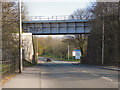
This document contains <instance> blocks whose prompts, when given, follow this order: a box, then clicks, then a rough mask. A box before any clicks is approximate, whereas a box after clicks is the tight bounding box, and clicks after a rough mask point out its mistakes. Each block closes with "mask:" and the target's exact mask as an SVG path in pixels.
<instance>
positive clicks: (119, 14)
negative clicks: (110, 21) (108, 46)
mask: <svg viewBox="0 0 120 90" xmlns="http://www.w3.org/2000/svg"><path fill="white" fill-rule="evenodd" d="M119 34H120V0H119V2H118V33H117V36H118V43H117V45H118V52H117V53H118V54H117V55H118V58H117V59H118V64H119V61H120V46H119V45H120V36H119Z"/></svg>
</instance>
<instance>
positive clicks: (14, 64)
mask: <svg viewBox="0 0 120 90" xmlns="http://www.w3.org/2000/svg"><path fill="white" fill-rule="evenodd" d="M18 68H19V62H18V61H17V60H2V70H1V71H2V78H3V79H4V78H5V77H7V76H9V75H11V74H14V73H17V72H18Z"/></svg>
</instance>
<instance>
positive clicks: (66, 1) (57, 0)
mask: <svg viewBox="0 0 120 90" xmlns="http://www.w3.org/2000/svg"><path fill="white" fill-rule="evenodd" d="M24 1H25V0H24ZM29 1H30V2H25V5H26V6H27V9H28V10H27V11H28V15H29V16H59V15H60V16H61V15H71V14H72V13H73V12H74V10H76V9H78V8H81V9H83V8H87V7H88V6H89V5H90V3H91V1H93V0H84V2H83V0H44V2H43V0H29ZM52 36H55V37H56V36H58V35H52ZM60 36H63V35H60Z"/></svg>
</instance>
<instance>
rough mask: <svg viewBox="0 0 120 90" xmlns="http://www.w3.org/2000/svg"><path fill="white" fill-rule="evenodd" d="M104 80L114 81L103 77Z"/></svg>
mask: <svg viewBox="0 0 120 90" xmlns="http://www.w3.org/2000/svg"><path fill="white" fill-rule="evenodd" d="M102 78H103V79H106V80H109V81H113V80H112V79H109V78H107V77H102Z"/></svg>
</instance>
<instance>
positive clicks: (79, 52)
mask: <svg viewBox="0 0 120 90" xmlns="http://www.w3.org/2000/svg"><path fill="white" fill-rule="evenodd" d="M80 57H81V50H80V49H76V50H75V59H80Z"/></svg>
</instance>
